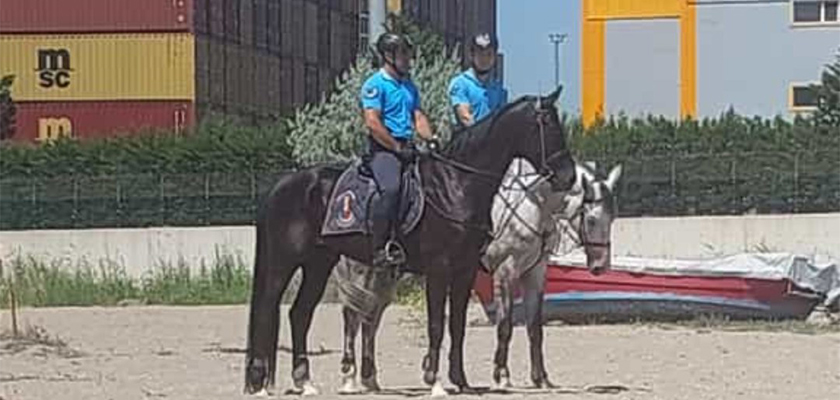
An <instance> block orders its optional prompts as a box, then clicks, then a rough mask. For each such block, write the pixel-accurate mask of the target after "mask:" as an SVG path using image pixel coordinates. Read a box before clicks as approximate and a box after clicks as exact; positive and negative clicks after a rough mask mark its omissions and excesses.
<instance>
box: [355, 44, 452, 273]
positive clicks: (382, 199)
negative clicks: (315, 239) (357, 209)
mask: <svg viewBox="0 0 840 400" xmlns="http://www.w3.org/2000/svg"><path fill="white" fill-rule="evenodd" d="M376 50H377V52H378V53H379V57H380V58H379V59H380V60H381V62H382V64H383V66H382V68H381V69H380V70H379V71H377V72H376V73H374V74H373V75H371V76H370V77H369V78H368V79H367V80H366V81H365V83H364V84H363V85H362V91H361V102H360V103H361V107H362V110H363V112H364V120H365V126H366V127H367V129H368V132H369V136H368V155H367V157H366V158H367V162H368V165H369V166H370V170H371V171H372V172H373V176H374V180H375V181H376V184H377V187H378V189H379V190H378V195H377V196H374V200H373V204H371V207H370V209H371V211H372V217H373V218H372V219H373V227H372V228H373V229H372V234H373V245H374V254H373V264H374V265H375V266H394V265H398V264H401V263H402V262H404V259H405V253H404V250H403V249H402V247H401V246H399V244H398V243H396V241H395V240H394V238H393V237H392V233H393V230H394V229H396V228H397V224H398V223H399V222H398V221H397V218H396V215H397V211H398V210H396V206H397V202H398V196H399V195H400V193H399V191H400V177H401V176H402V170H403V168H404V167H406V166H407V165H408V164H411V163H412V162H414V161H415V159H416V157H417V152H416V150H415V148H414V146H413V145H412V139H413V138H414V134H415V132H416V133H417V134H418V135H419V136H420V137H422V138H423V139H426V140H429V141H432V142H435V143H436V139H435V138H434V136H433V135H432V130H431V127H430V126H431V125H430V124H429V120H428V119H427V118H426V115H425V114H424V113H423V111H422V109H421V108H420V95H419V93H418V92H417V87H416V86H414V83H413V82H412V81H411V77H410V75H409V71H410V69H411V58H412V53H413V46H412V44H411V42H410V41H409V40H408V38H407V37H405V36H402V35H398V34H394V33H384V34H382V36H380V37H379V39H378V40H377V43H376Z"/></svg>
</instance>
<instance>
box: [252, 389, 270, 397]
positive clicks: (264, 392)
mask: <svg viewBox="0 0 840 400" xmlns="http://www.w3.org/2000/svg"><path fill="white" fill-rule="evenodd" d="M254 396H255V397H266V398H268V397H271V393H269V391H268V389H266V388H262V390H260V391H258V392H256V393H254Z"/></svg>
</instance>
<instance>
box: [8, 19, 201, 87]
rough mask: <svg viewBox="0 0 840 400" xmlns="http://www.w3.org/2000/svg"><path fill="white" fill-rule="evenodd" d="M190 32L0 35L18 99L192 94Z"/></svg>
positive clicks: (191, 45)
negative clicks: (13, 76) (14, 76)
mask: <svg viewBox="0 0 840 400" xmlns="http://www.w3.org/2000/svg"><path fill="white" fill-rule="evenodd" d="M194 46H195V44H194V39H193V36H192V35H190V34H175V33H172V34H101V35H100V34H96V35H87V34H86V35H0V60H2V61H0V75H9V74H13V75H16V76H17V78H16V79H15V83H14V85H13V86H12V97H13V98H14V99H15V100H18V101H52V100H193V99H194V97H195V79H194V77H193V71H194V70H195V58H194V55H195V50H194Z"/></svg>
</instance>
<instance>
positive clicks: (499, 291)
mask: <svg viewBox="0 0 840 400" xmlns="http://www.w3.org/2000/svg"><path fill="white" fill-rule="evenodd" d="M513 274H514V270H513V258H512V257H508V258H507V259H505V261H504V262H503V263H502V264H501V265H500V266H499V268H498V270H497V271H496V273H495V274H494V276H493V281H494V284H495V289H496V291H495V292H496V293H494V295H495V298H496V355H495V357H494V358H493V382H495V383H496V387H497V388H499V389H505V388H509V387H510V370H509V369H508V349H509V348H510V339H511V336H512V333H513V292H512V291H513Z"/></svg>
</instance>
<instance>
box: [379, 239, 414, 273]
mask: <svg viewBox="0 0 840 400" xmlns="http://www.w3.org/2000/svg"><path fill="white" fill-rule="evenodd" d="M405 259H406V256H405V250H403V248H402V246H400V244H399V243H398V242H396V241H394V240H388V242H386V243H385V247H383V248H382V249H380V250H377V251H376V252H374V253H373V266H374V267H380V268H382V267H394V266H397V265H401V264H403V263H405Z"/></svg>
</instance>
